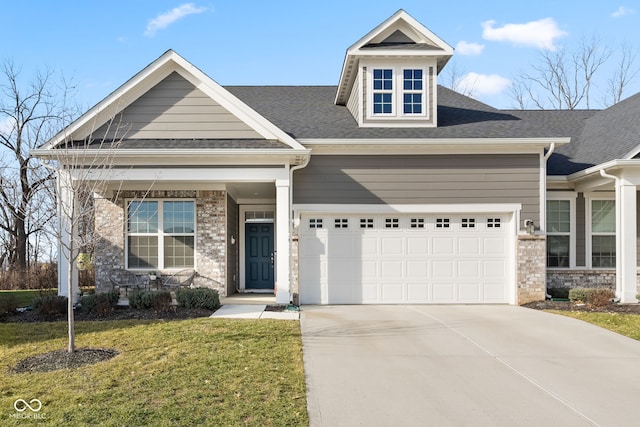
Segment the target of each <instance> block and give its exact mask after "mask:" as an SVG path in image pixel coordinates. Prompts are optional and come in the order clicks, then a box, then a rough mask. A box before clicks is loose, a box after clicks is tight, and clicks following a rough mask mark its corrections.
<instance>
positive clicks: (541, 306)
mask: <svg viewBox="0 0 640 427" xmlns="http://www.w3.org/2000/svg"><path fill="white" fill-rule="evenodd" d="M523 307H528V308H533V309H535V310H562V311H590V312H599V313H629V314H640V304H613V303H612V304H608V305H605V306H601V307H595V306H591V305H586V304H575V303H572V302H570V301H538V302H531V303H529V304H524V305H523Z"/></svg>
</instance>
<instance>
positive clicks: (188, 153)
mask: <svg viewBox="0 0 640 427" xmlns="http://www.w3.org/2000/svg"><path fill="white" fill-rule="evenodd" d="M310 152H311V150H309V149H302V150H287V149H275V150H273V149H251V150H242V149H226V150H225V149H220V150H200V149H181V150H179V149H154V150H149V149H139V150H136V149H122V150H109V149H105V150H90V149H79V150H55V149H36V150H32V151H31V154H32V155H33V156H35V157H39V158H43V159H50V160H59V161H61V162H62V163H64V161H65V160H68V159H70V160H71V161H73V162H74V163H78V164H82V161H83V160H86V161H88V162H89V163H91V162H95V161H96V160H98V159H108V160H109V161H110V162H111V163H113V164H130V165H144V164H163V163H164V164H171V165H176V164H177V165H181V164H196V165H197V164H207V165H213V164H225V165H228V164H236V165H242V164H263V165H266V164H274V165H281V164H292V163H293V164H298V163H300V162H304V161H305V160H306V158H307V157H308V156H309V154H310Z"/></svg>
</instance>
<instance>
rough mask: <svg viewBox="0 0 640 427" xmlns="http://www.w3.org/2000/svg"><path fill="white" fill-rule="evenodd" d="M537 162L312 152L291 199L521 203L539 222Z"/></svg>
mask: <svg viewBox="0 0 640 427" xmlns="http://www.w3.org/2000/svg"><path fill="white" fill-rule="evenodd" d="M539 166H540V157H539V155H537V154H526V155H522V154H518V155H515V154H502V155H495V154H491V155H489V154H487V155H484V154H480V155H471V154H470V155H392V156H386V155H369V156H360V155H359V156H347V155H345V156H331V155H328V156H325V155H322V156H313V157H312V158H311V161H310V162H309V165H308V166H307V167H306V168H304V169H301V170H299V171H296V172H295V173H294V178H293V202H294V203H311V204H434V205H435V204H442V205H444V204H472V203H478V204H480V203H520V204H522V218H531V219H533V220H534V221H535V222H536V223H539V221H540V169H539Z"/></svg>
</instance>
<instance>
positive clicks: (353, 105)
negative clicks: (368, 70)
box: [347, 76, 361, 120]
mask: <svg viewBox="0 0 640 427" xmlns="http://www.w3.org/2000/svg"><path fill="white" fill-rule="evenodd" d="M356 81H358V76H356ZM360 92H361V91H360V86H358V84H354V85H353V86H352V89H351V93H350V94H349V99H348V100H347V108H348V109H349V112H351V115H353V118H354V119H355V120H359V117H358V108H359V106H360V104H359V102H358V101H359V100H360V98H359V97H360Z"/></svg>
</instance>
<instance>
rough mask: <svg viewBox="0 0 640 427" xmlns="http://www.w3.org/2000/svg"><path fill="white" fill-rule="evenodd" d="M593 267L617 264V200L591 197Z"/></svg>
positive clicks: (607, 266) (610, 266)
mask: <svg viewBox="0 0 640 427" xmlns="http://www.w3.org/2000/svg"><path fill="white" fill-rule="evenodd" d="M590 208H591V267H592V268H613V267H615V266H616V202H615V200H596V199H591V206H590Z"/></svg>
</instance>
